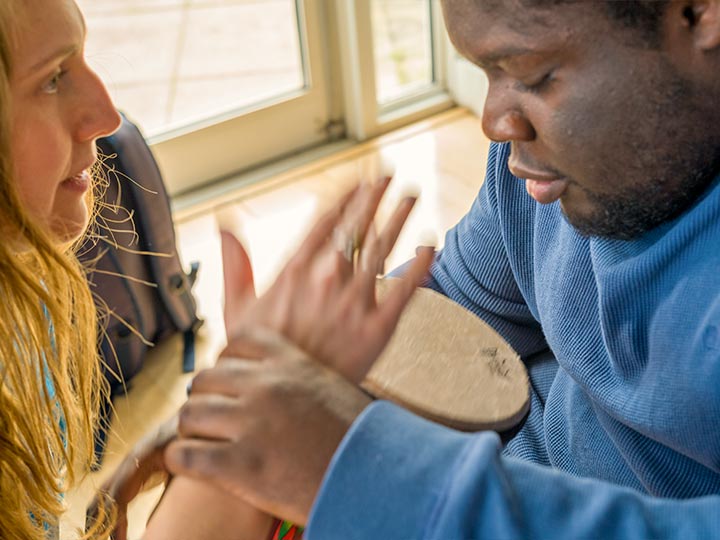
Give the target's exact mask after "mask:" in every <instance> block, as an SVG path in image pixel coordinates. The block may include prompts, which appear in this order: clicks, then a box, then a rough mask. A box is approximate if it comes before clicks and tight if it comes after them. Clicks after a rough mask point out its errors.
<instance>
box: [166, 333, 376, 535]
mask: <svg viewBox="0 0 720 540" xmlns="http://www.w3.org/2000/svg"><path fill="white" fill-rule="evenodd" d="M235 345H236V349H237V350H238V351H241V352H242V354H243V356H245V358H248V357H250V358H252V359H238V358H223V359H222V361H221V362H218V364H217V365H216V366H215V367H214V368H212V369H210V370H207V371H203V372H201V373H200V374H199V375H198V376H197V377H195V380H194V382H193V387H192V394H191V395H190V399H189V400H188V402H187V404H186V405H185V406H184V407H183V408H182V409H181V411H180V415H179V416H180V421H179V433H180V436H181V437H180V438H179V439H177V440H176V441H173V442H172V443H170V445H168V447H167V450H166V452H165V458H166V464H167V467H168V469H169V470H170V471H171V472H172V473H173V474H177V475H183V476H188V477H191V478H196V479H200V480H203V481H208V482H210V483H212V484H214V485H216V486H218V487H220V488H222V489H224V490H226V491H227V492H229V493H231V494H233V495H235V496H237V497H241V498H243V499H245V500H246V501H248V502H249V503H250V504H252V505H254V506H256V507H257V508H259V509H261V510H263V511H265V512H267V513H269V514H271V515H275V516H280V517H282V518H285V519H289V520H292V521H293V522H294V523H297V524H304V523H306V522H307V518H308V515H309V512H310V509H311V507H312V503H313V501H314V499H315V497H316V495H317V491H318V489H319V487H320V484H321V481H322V478H323V475H324V473H325V470H326V468H327V466H328V464H329V462H330V459H331V458H332V455H333V453H334V452H335V450H336V449H337V447H338V445H339V443H340V441H341V440H342V438H343V436H344V435H345V433H346V432H347V430H348V428H349V427H350V425H351V424H352V422H353V421H354V419H355V418H356V417H357V416H358V415H359V414H360V412H361V411H362V410H363V409H364V408H365V407H366V406H367V405H368V404H369V403H370V399H369V398H368V397H367V396H366V395H365V394H364V393H363V392H362V391H360V390H359V389H358V388H357V387H356V386H355V385H353V384H352V383H350V382H348V381H347V380H346V379H344V378H343V377H342V376H340V375H338V374H337V373H335V372H334V371H332V370H330V369H328V368H326V367H324V366H322V365H321V364H319V363H317V362H314V361H313V360H312V359H310V358H309V357H308V356H307V355H306V354H305V353H304V352H302V351H300V350H299V349H298V348H296V347H294V346H293V345H290V344H289V343H288V342H287V341H285V340H284V339H283V338H282V337H281V336H279V335H277V334H275V333H271V332H270V331H268V330H257V331H254V332H253V333H252V335H245V336H240V335H236V337H235ZM258 359H261V360H262V361H257V360H258Z"/></svg>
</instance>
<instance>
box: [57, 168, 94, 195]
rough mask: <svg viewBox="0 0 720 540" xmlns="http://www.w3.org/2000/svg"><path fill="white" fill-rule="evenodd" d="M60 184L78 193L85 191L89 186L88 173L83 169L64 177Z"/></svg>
mask: <svg viewBox="0 0 720 540" xmlns="http://www.w3.org/2000/svg"><path fill="white" fill-rule="evenodd" d="M60 185H61V186H62V187H64V188H66V189H70V190H72V191H77V192H78V193H85V192H86V191H87V190H88V188H89V187H90V173H89V172H88V171H87V170H84V171H82V172H81V173H79V174H76V175H75V176H73V177H71V178H66V179H65V180H63V181H62V182H61V183H60Z"/></svg>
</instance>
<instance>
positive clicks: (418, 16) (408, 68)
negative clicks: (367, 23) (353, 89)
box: [372, 0, 433, 104]
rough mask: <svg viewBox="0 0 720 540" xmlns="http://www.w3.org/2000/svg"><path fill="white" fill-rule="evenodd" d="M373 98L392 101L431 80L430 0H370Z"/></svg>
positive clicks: (430, 82)
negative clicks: (375, 91)
mask: <svg viewBox="0 0 720 540" xmlns="http://www.w3.org/2000/svg"><path fill="white" fill-rule="evenodd" d="M372 25H373V42H374V48H375V70H376V72H375V80H376V86H377V101H378V103H380V104H384V103H387V102H389V101H393V100H395V99H399V98H402V97H404V96H405V95H407V94H411V93H413V92H415V91H417V90H420V89H422V88H423V87H426V86H428V85H430V84H432V82H433V60H432V58H433V57H432V26H431V20H430V0H372Z"/></svg>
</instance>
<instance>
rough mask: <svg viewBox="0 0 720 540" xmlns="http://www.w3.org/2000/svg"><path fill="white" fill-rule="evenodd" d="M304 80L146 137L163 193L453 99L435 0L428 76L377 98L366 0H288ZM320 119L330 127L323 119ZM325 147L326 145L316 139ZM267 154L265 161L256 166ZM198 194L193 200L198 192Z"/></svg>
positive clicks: (246, 177)
mask: <svg viewBox="0 0 720 540" xmlns="http://www.w3.org/2000/svg"><path fill="white" fill-rule="evenodd" d="M296 3H297V5H298V16H299V19H300V23H301V24H300V25H299V26H300V38H301V40H302V45H301V50H302V54H303V64H304V66H305V68H306V71H305V73H306V77H307V82H308V84H307V88H306V89H303V90H301V91H298V92H296V93H294V94H292V95H286V96H284V97H282V98H278V99H277V100H275V102H265V103H261V104H256V105H254V106H253V107H252V108H249V109H244V110H240V111H232V112H230V113H227V114H226V115H225V116H224V117H222V118H217V117H216V118H212V119H209V120H207V121H205V122H203V123H200V124H194V125H192V126H189V127H188V128H184V129H182V130H175V131H170V132H168V133H164V134H163V135H161V136H158V137H154V138H151V140H150V143H151V146H152V148H153V152H154V153H155V155H156V157H157V159H158V162H159V164H160V167H161V169H162V170H163V173H164V175H165V177H166V179H167V183H168V189H169V192H170V193H171V194H172V195H178V194H185V195H187V194H189V195H190V198H189V199H188V200H193V201H196V202H197V200H198V198H197V197H195V196H194V195H193V194H195V193H197V192H203V191H204V192H206V193H218V192H226V191H227V190H228V189H232V187H231V186H238V185H246V184H247V183H255V182H258V181H261V180H262V179H263V178H264V177H265V176H267V175H264V174H263V173H262V171H263V170H268V171H272V174H278V172H279V171H282V170H283V167H282V166H280V167H278V160H281V159H282V157H283V156H288V159H287V160H286V162H287V164H288V167H289V166H298V164H300V163H302V162H303V156H304V155H307V156H308V157H307V160H308V161H309V160H311V159H313V156H317V155H318V152H320V153H324V150H323V149H322V148H320V149H319V150H310V151H309V152H307V153H306V154H303V153H302V151H303V150H304V149H313V148H315V149H318V147H321V146H322V145H327V144H328V143H330V142H332V141H334V140H336V139H337V137H338V134H339V135H340V136H344V137H345V138H346V140H347V141H357V142H360V141H364V140H367V139H369V138H371V137H375V136H378V135H381V134H383V133H386V132H388V131H390V130H393V129H396V128H399V127H401V126H403V125H406V124H408V123H411V122H414V121H416V120H420V119H422V118H424V117H427V116H429V115H432V114H435V113H437V112H440V111H443V110H446V109H448V108H450V107H452V106H454V105H455V101H454V99H453V97H452V95H451V92H450V91H449V90H448V85H449V84H450V83H452V77H448V68H450V69H453V65H454V64H453V62H452V61H451V56H450V54H451V52H452V46H451V45H450V43H449V40H448V39H447V34H446V32H445V29H444V23H443V19H442V10H441V8H440V1H439V0H431V10H432V13H431V15H432V40H433V44H432V54H433V76H434V82H433V84H432V85H429V86H427V87H426V88H423V89H421V90H419V91H417V92H415V93H413V94H412V95H407V96H405V97H403V98H402V99H400V100H397V101H394V102H392V103H388V104H385V105H383V106H380V105H379V104H378V102H377V95H376V85H375V65H374V63H375V59H374V48H373V32H372V23H371V5H370V2H369V0H296ZM329 126H330V128H329ZM326 147H327V146H326ZM269 163H273V165H272V166H270V167H264V165H267V164H269ZM204 198H205V197H204V196H200V200H202V199H204Z"/></svg>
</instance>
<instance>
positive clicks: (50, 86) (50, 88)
mask: <svg viewBox="0 0 720 540" xmlns="http://www.w3.org/2000/svg"><path fill="white" fill-rule="evenodd" d="M66 73H67V71H65V70H64V69H58V70H57V71H56V72H55V74H54V75H53V76H52V78H51V79H50V80H49V81H48V82H46V83H45V84H44V85H43V87H42V91H43V92H45V93H46V94H55V93H57V91H58V87H59V86H60V81H61V80H62V78H63V77H64V76H65V74H66Z"/></svg>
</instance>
